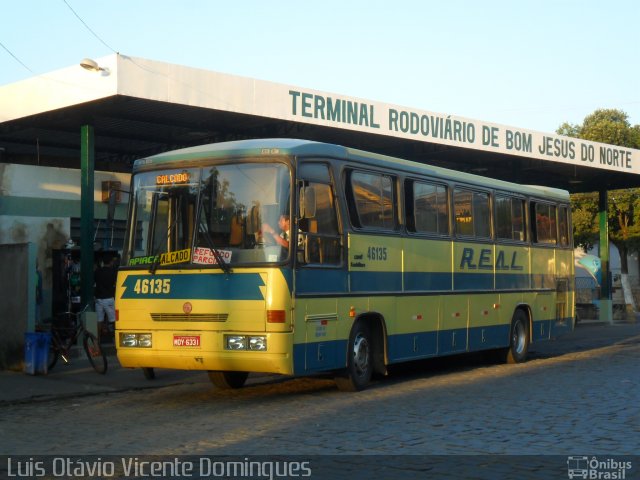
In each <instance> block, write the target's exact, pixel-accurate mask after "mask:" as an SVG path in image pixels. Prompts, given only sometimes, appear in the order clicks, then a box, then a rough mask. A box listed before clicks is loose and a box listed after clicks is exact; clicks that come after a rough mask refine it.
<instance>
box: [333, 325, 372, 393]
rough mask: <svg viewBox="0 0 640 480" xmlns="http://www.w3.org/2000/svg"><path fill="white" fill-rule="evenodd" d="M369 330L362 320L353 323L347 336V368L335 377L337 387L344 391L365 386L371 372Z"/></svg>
mask: <svg viewBox="0 0 640 480" xmlns="http://www.w3.org/2000/svg"><path fill="white" fill-rule="evenodd" d="M372 345H373V343H372V341H371V330H370V329H369V326H368V325H367V324H366V323H364V322H358V323H356V324H355V325H354V327H353V329H352V330H351V335H350V336H349V346H348V350H347V370H346V372H344V373H343V374H342V375H340V376H337V377H336V378H335V380H336V384H337V385H338V388H339V389H340V390H342V391H345V392H357V391H360V390H362V389H363V388H365V387H366V386H367V385H368V384H369V381H370V380H371V374H372V373H373V350H372V348H371V347H372Z"/></svg>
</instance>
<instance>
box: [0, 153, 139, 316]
mask: <svg viewBox="0 0 640 480" xmlns="http://www.w3.org/2000/svg"><path fill="white" fill-rule="evenodd" d="M129 180H130V175H129V174H125V173H113V172H99V171H96V172H95V181H94V185H95V191H94V217H95V221H94V227H95V232H96V235H95V242H94V249H95V250H100V249H103V250H118V251H119V250H121V244H122V237H123V235H124V228H123V225H124V222H125V219H126V207H127V202H128V200H129V198H128V195H126V194H125V193H122V192H121V193H120V196H119V203H118V204H117V206H116V212H115V220H116V221H115V222H113V224H110V225H108V224H107V206H108V204H107V203H106V198H105V201H103V182H120V189H122V190H125V191H128V190H129ZM105 187H106V185H105ZM79 219H80V170H79V169H65V168H52V167H39V166H32V165H18V164H9V163H0V245H18V244H30V245H32V247H31V248H30V249H29V251H30V252H32V253H31V254H30V255H32V256H33V257H35V258H32V259H31V263H30V264H33V265H36V264H37V266H38V269H39V270H40V272H41V275H42V302H41V305H40V306H39V307H38V309H37V310H38V311H34V313H32V315H33V316H34V317H41V318H42V319H46V318H48V317H50V316H51V314H52V312H51V304H52V302H51V300H52V299H51V295H52V278H53V252H54V251H55V250H59V249H63V248H65V246H67V245H68V241H69V239H73V240H74V245H75V246H74V248H78V242H79V228H78V225H79ZM16 268H17V265H16V264H14V262H12V261H11V260H9V261H7V260H6V259H5V262H4V263H3V264H2V268H1V270H2V272H1V274H0V289H2V291H6V290H4V289H3V288H2V282H10V281H11V278H12V276H13V274H12V271H14V270H15V269H16ZM35 275H36V274H35V271H34V272H28V276H29V278H30V279H31V280H30V284H31V285H34V288H35V283H36V282H35ZM22 301H24V302H26V301H27V292H25V293H24V298H23V299H22ZM1 308H2V307H0V327H2V325H1V322H4V321H7V320H6V319H7V316H6V315H4V314H3V312H2V311H1ZM23 320H24V319H20V321H23ZM35 321H36V318H32V319H27V320H26V324H27V325H34V324H35Z"/></svg>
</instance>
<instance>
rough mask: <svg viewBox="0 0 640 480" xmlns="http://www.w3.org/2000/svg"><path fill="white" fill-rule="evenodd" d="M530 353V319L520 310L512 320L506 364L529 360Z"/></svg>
mask: <svg viewBox="0 0 640 480" xmlns="http://www.w3.org/2000/svg"><path fill="white" fill-rule="evenodd" d="M528 352H529V318H528V316H527V313H526V312H525V311H524V310H522V309H518V310H516V311H515V313H514V314H513V319H512V320H511V332H510V335H509V348H507V349H506V351H505V356H504V360H505V362H506V363H521V362H524V361H525V360H526V358H527V353H528Z"/></svg>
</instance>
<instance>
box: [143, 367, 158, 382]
mask: <svg viewBox="0 0 640 480" xmlns="http://www.w3.org/2000/svg"><path fill="white" fill-rule="evenodd" d="M142 374H143V375H144V378H146V379H147V380H155V378H156V371H155V370H154V369H153V367H142Z"/></svg>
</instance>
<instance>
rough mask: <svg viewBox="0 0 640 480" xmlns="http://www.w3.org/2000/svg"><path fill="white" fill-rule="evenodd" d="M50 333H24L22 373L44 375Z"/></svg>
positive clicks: (46, 365)
mask: <svg viewBox="0 0 640 480" xmlns="http://www.w3.org/2000/svg"><path fill="white" fill-rule="evenodd" d="M50 345H51V334H50V333H48V332H27V333H25V334H24V373H27V374H29V375H46V374H47V371H48V368H47V367H48V365H49V347H50Z"/></svg>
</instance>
